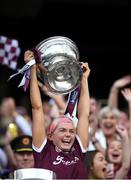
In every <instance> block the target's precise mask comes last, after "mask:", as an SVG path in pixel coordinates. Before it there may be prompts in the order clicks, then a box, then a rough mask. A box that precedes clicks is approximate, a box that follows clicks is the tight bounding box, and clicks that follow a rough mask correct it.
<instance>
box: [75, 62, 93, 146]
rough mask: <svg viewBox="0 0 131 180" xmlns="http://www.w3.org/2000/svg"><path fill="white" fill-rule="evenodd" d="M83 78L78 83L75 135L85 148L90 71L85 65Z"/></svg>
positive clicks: (87, 139)
mask: <svg viewBox="0 0 131 180" xmlns="http://www.w3.org/2000/svg"><path fill="white" fill-rule="evenodd" d="M82 68H83V76H82V79H81V83H80V88H81V90H80V97H79V102H78V124H77V134H78V135H79V137H80V139H81V142H82V145H83V147H84V148H87V146H88V143H89V135H88V131H89V130H88V128H89V120H88V117H89V110H90V108H89V106H90V98H89V89H88V77H89V74H90V69H89V67H88V64H87V63H82Z"/></svg>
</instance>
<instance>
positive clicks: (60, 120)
mask: <svg viewBox="0 0 131 180" xmlns="http://www.w3.org/2000/svg"><path fill="white" fill-rule="evenodd" d="M72 122H73V121H72V120H71V119H69V118H68V117H66V116H62V117H59V118H56V119H54V121H53V122H52V123H51V125H50V126H49V128H48V133H49V134H51V133H52V132H54V131H55V129H56V128H57V127H58V126H59V125H60V124H61V123H72Z"/></svg>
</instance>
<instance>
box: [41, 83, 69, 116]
mask: <svg viewBox="0 0 131 180" xmlns="http://www.w3.org/2000/svg"><path fill="white" fill-rule="evenodd" d="M38 85H39V87H40V89H41V91H42V92H43V93H45V94H46V95H47V96H49V97H50V98H51V99H53V100H54V101H55V103H56V105H57V107H58V109H59V112H63V113H64V111H65V109H66V101H65V100H64V96H62V95H59V94H54V93H52V92H49V91H48V89H47V87H46V86H45V85H43V84H42V83H41V82H38Z"/></svg>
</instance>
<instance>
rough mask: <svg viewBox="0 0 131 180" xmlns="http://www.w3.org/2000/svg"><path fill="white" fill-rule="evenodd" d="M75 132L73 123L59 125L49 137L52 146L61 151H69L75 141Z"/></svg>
mask: <svg viewBox="0 0 131 180" xmlns="http://www.w3.org/2000/svg"><path fill="white" fill-rule="evenodd" d="M75 135H76V130H75V127H74V124H73V122H70V123H69V122H67V123H60V124H59V125H58V127H57V128H56V129H55V131H54V132H53V134H52V136H51V140H52V141H53V143H54V145H55V146H57V147H58V148H59V149H60V150H62V151H70V149H71V147H72V145H73V143H74V141H75Z"/></svg>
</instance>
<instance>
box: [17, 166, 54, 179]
mask: <svg viewBox="0 0 131 180" xmlns="http://www.w3.org/2000/svg"><path fill="white" fill-rule="evenodd" d="M14 179H15V180H16V179H19V180H20V179H24V180H26V179H28V180H52V179H56V177H55V173H54V172H52V171H50V170H47V169H37V168H27V169H18V170H15V171H14Z"/></svg>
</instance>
